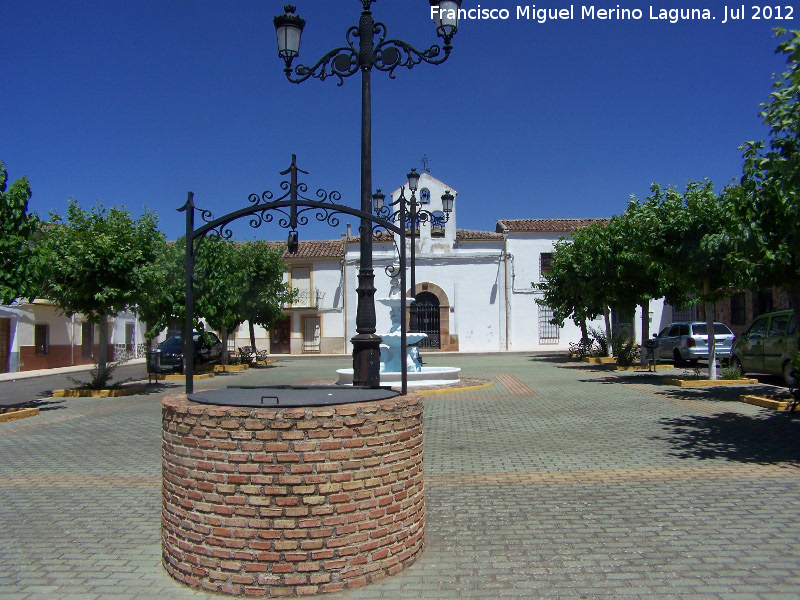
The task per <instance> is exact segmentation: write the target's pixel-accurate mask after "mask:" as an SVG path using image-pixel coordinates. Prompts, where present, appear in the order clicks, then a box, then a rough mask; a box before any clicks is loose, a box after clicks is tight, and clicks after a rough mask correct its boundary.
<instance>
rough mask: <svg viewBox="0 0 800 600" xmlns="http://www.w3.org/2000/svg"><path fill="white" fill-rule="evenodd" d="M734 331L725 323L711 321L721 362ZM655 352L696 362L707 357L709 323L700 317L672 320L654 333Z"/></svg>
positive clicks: (681, 361)
mask: <svg viewBox="0 0 800 600" xmlns="http://www.w3.org/2000/svg"><path fill="white" fill-rule="evenodd" d="M735 337H736V335H735V334H734V333H733V331H731V330H730V328H729V327H728V326H727V325H725V324H724V323H714V346H715V351H714V352H715V354H716V356H717V358H718V359H719V360H720V361H721V362H727V361H728V359H729V358H730V356H731V346H732V345H733V340H734V338H735ZM656 339H657V340H658V355H659V357H660V358H662V359H667V360H669V358H670V357H672V359H673V360H674V361H675V364H676V365H678V366H681V365H683V364H686V363H688V364H690V365H695V364H697V361H698V360H700V359H701V358H702V359H705V360H708V325H707V324H706V323H704V322H700V321H683V322H677V323H672V324H670V325H669V326H667V327H665V328H664V329H663V330H662V331H661V333H659V334H658V335H657V336H656Z"/></svg>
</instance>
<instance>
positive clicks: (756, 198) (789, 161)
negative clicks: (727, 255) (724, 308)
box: [731, 29, 800, 317]
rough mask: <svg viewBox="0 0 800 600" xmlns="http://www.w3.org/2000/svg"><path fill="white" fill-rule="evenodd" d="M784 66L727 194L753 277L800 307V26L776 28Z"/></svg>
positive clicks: (798, 309)
mask: <svg viewBox="0 0 800 600" xmlns="http://www.w3.org/2000/svg"><path fill="white" fill-rule="evenodd" d="M777 34H778V35H779V36H781V37H783V38H784V39H783V41H782V42H780V44H779V45H778V47H777V50H776V52H777V53H782V54H784V55H785V56H786V70H785V71H784V72H783V73H782V74H781V75H780V76H778V78H777V79H776V81H775V82H774V84H773V91H772V94H771V95H770V98H769V100H768V101H767V102H766V103H764V104H762V105H761V107H762V109H763V110H762V111H761V112H760V113H759V114H760V116H761V117H762V118H763V119H764V123H765V124H766V125H767V126H768V127H769V139H768V140H766V141H757V142H746V143H745V144H744V145H743V146H742V148H743V152H744V174H743V176H742V181H741V190H739V192H738V193H736V194H734V195H732V196H731V198H732V200H733V206H734V209H735V211H736V214H737V217H738V219H739V220H740V226H741V231H742V236H743V237H744V239H745V241H746V244H747V248H748V251H749V253H750V255H751V257H752V261H751V262H752V268H751V274H752V277H753V280H754V281H755V282H756V283H759V284H762V285H767V286H773V285H776V286H779V287H782V288H784V289H785V290H786V291H787V292H788V293H789V297H790V299H791V301H792V306H794V309H795V316H796V317H797V316H798V314H797V313H798V311H800V227H799V226H798V223H800V31H791V32H788V33H787V32H786V31H785V30H783V29H778V30H777Z"/></svg>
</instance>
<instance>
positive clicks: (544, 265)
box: [539, 252, 553, 281]
mask: <svg viewBox="0 0 800 600" xmlns="http://www.w3.org/2000/svg"><path fill="white" fill-rule="evenodd" d="M552 259H553V253H552V252H542V253H541V254H540V255H539V281H544V280H545V274H549V273H552V272H553V267H552V265H551V264H550V261H551V260H552Z"/></svg>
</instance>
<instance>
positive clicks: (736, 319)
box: [731, 292, 747, 325]
mask: <svg viewBox="0 0 800 600" xmlns="http://www.w3.org/2000/svg"><path fill="white" fill-rule="evenodd" d="M746 324H747V310H746V308H745V295H744V292H737V293H736V294H733V295H732V296H731V325H746Z"/></svg>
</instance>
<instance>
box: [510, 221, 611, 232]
mask: <svg viewBox="0 0 800 600" xmlns="http://www.w3.org/2000/svg"><path fill="white" fill-rule="evenodd" d="M609 221H610V219H503V220H500V221H497V230H496V231H497V232H498V233H502V232H503V231H505V230H507V231H510V232H516V233H526V232H554V233H560V232H564V231H575V230H576V229H583V228H584V227H588V226H589V225H594V224H595V223H603V224H606V223H608V222H609Z"/></svg>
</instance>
